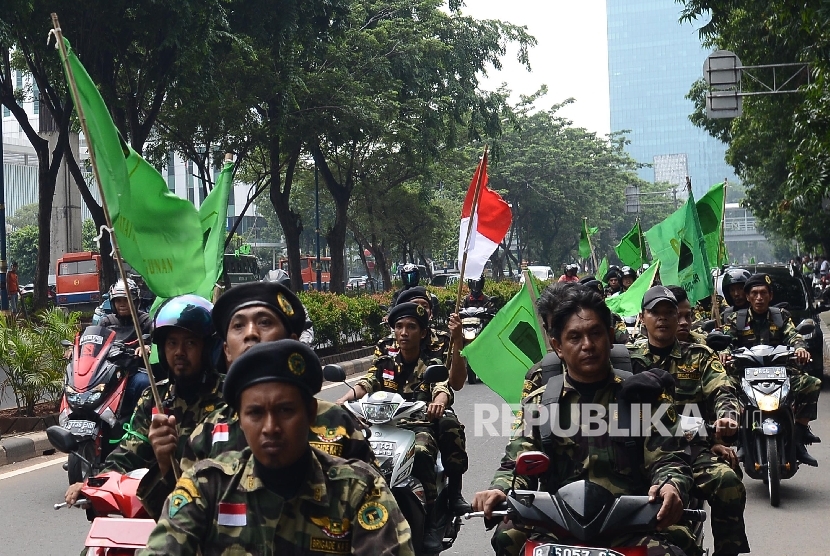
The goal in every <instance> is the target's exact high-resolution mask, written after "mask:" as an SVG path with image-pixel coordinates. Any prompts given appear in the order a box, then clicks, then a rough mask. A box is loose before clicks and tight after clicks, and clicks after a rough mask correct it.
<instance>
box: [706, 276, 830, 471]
mask: <svg viewBox="0 0 830 556" xmlns="http://www.w3.org/2000/svg"><path fill="white" fill-rule="evenodd" d="M744 293H745V294H746V298H747V301H748V302H749V307H748V308H745V309H740V310H738V311H735V312H732V313H730V314H729V316H728V317H727V319H726V322H724V325H723V332H724V333H725V334H728V335H730V336H732V340H733V345H734V346H736V347H753V346H757V345H767V346H772V347H775V346H780V345H784V344H786V345H788V346H790V347H792V348H795V356H796V361H797V363H798V364H799V365H806V364H807V363H809V362H810V360H811V358H810V352H809V351H807V344H806V343H805V342H804V338H802V337H801V334H799V333H798V332H796V330H795V325H794V324H793V321H792V319H791V318H790V315H789V313H787V312H786V311H783V310H782V309H779V308H777V307H770V303H771V302H772V296H773V293H772V279H771V278H770V276H769V275H768V274H754V275H752V277H750V278H749V279H748V280H747V281H746V282H745V283H744ZM728 359H729V355H728V353H726V352H724V353H722V354H721V360H722V361H727V360H728ZM790 373H791V376H790V388H791V390H792V392H793V398H794V403H795V408H796V414H795V418H796V423H795V443H796V456H797V457H798V460H799V461H800V462H802V463H805V464H807V465H811V466H813V467H817V466H818V461H816V459H815V458H814V457H813V456H811V455H810V453H809V452H808V451H807V446H806V445H807V444H812V443H814V442H821V439H820V438H818V437H817V436H815V435H814V434H813V433H812V431H810V426H809V423H810V421H814V420H815V419H816V418H817V417H818V397H819V394H821V380H819V379H818V378H816V377H814V376H811V375H810V374H808V373H806V372H802V371H801V370H800V369H798V368H791V369H790ZM735 378H737V379H738V380H739V379H740V377H735Z"/></svg>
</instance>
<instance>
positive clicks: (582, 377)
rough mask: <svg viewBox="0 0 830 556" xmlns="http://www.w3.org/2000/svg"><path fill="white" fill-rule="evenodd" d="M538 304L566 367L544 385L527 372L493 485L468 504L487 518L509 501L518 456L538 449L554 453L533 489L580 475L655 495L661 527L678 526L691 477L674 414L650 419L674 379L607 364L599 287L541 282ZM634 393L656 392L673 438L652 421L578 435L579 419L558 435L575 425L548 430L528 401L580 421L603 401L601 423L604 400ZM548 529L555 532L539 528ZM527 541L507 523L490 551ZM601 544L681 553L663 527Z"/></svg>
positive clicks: (514, 550)
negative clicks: (642, 430) (639, 427)
mask: <svg viewBox="0 0 830 556" xmlns="http://www.w3.org/2000/svg"><path fill="white" fill-rule="evenodd" d="M538 307H539V313H540V315H541V317H542V319H543V322H544V325H545V330H546V332H547V334H548V337H549V338H550V341H551V343H552V345H553V348H554V350H555V351H556V353H557V355H559V357H560V359H561V360H562V361H563V363H564V368H565V374H564V375H558V376H555V377H551V378H550V380H549V382H548V383H547V384H543V383H542V381H543V374H542V373H537V374H535V375H533V376H532V377H531V378H530V380H531V381H535V383H533V384H531V385H528V390H529V391H530V395H529V396H528V397H526V398H525V399H524V400H523V402H522V412H521V413H520V415H519V416H518V417H517V422H516V423H515V424H514V431H515V432H514V435H513V437H512V438H511V440H510V442H509V444H508V445H507V449H506V452H505V455H504V457H503V458H502V461H501V466H500V467H499V470H498V471H496V474H495V476H494V478H493V481H492V482H491V484H490V490H486V491H483V492H479V493H477V494H476V495H475V498H474V500H473V508H474V509H475V510H480V511H484V512H485V515H486V516H487V517H490V516H491V515H492V513H491V512H492V511H493V509H494V508H495V507H497V506H498V505H499V504H501V503H502V502H504V501H505V500H506V493H507V492H508V491H509V490H510V489H511V484H512V482H513V470H514V469H515V463H516V459H517V458H518V456H519V455H520V454H522V453H524V452H528V451H534V450H538V451H543V452H545V453H546V454H548V456H549V457H550V458H551V469H550V470H549V471H548V474H547V475H546V476H544V477H543V478H542V479H541V480H540V483H539V485H538V487H539V488H538V490H543V491H546V492H556V491H557V490H558V489H559V488H560V487H562V486H564V485H567V484H570V483H572V482H574V481H578V480H583V479H585V480H589V481H592V482H595V483H597V484H599V485H601V486H602V487H604V488H606V489H607V490H609V491H611V492H612V493H614V494H615V495H623V494H635V495H644V494H646V493H648V495H649V496H650V497H651V498H652V499H653V500H655V501H657V500H658V499H659V498H662V503H661V504H662V506H661V508H660V510H659V512H658V515H657V520H658V521H657V527H658V529H659V530H664V529H665V528H667V527H669V526H671V525H674V524H676V523H677V522H678V521H679V520H680V518H681V516H682V513H683V505H684V500H685V499H687V498H686V497H687V493H688V492H689V489H690V488H691V486H692V477H691V469H690V468H689V463H688V462H689V459H688V456H687V455H686V453H685V451H684V445H683V443H682V441H681V439H679V438H678V437H677V436H676V432H675V431H676V427H677V421H676V419H677V417H676V415H675V414H674V412H673V411H666V412H664V413H663V414H662V419H660V418H659V417H657V415H659V414H658V413H657V411H658V409H657V405H658V403H657V402H658V401H659V402H660V403H667V404H671V403H672V398H671V396H670V395H669V393H668V392H666V391H665V390H664V388H666V387H667V384H670V383H671V382H672V379H671V377H669V376H664V377H658V376H657V375H655V374H651V373H646V374H645V375H644V376H645V377H646V378H649V379H653V380H656V381H658V385H657V387H656V388H654V387H652V386H650V385H648V382H647V381H644V380H643V379H641V378H638V377H636V376H632V375H630V374H629V373H626V372H624V371H619V370H614V369H612V368H611V364H610V353H611V341H612V334H613V332H612V329H611V312H610V311H609V309H608V307H607V306H606V305H605V302H604V300H603V299H602V296H601V295H599V294H598V293H597V292H596V291H594V290H591V289H589V288H587V287H585V286H582V285H574V286H571V287H567V288H561V289H560V290H559V291H552V290H551V291H549V289H546V290H545V292H543V294H542V296H540V298H539V302H538ZM656 372H657V373H662V371H659V370H657V371H656ZM663 375H665V373H663ZM637 396H643V397H642V398H641V400H640V401H643V402H646V400H647V399H648V400H652V399H653V401H654V405H653V407H654V410H653V411H654V415H655V417H654V418H655V419H658V420H661V421H662V422H663V424H664V426H665V427H666V428H667V430H668V431H670V432H671V434H670V436H668V437H667V436H662V435H661V434H660V433H659V432H658V430H657V428H656V427H652V429H651V430H650V431H649V432H648V433H647V436H626V437H624V438H623V437H620V438H617V437H614V436H611V435H610V433H609V432H608V431H609V429H610V428H611V427H605V428H604V429H603V430H604V431H605V435H604V436H590V435H583V434H581V433H580V432H579V431H580V429H581V427H578V426H577V427H576V428H575V433H574V434H564V431H568V430H569V429H574V427H572V426H571V424H569V423H564V422H560V425H561V427H553V426H552V424H551V422H550V420H540V419H537V418H535V417H536V414H537V413H538V412H537V411H536V410H535V408H539V407H540V405H545V406H552V407H548V411H547V413H546V414H547V415H551V414H558V415H560V416H561V418H562V419H563V420H566V421H567V420H568V419H569V416H572V417H571V418H578V417H579V416H580V415H581V414H582V412H583V411H586V409H585V408H584V407H583V404H599V405H602V406H604V407H605V410H606V411H605V412H604V414H601V415H603V417H601V418H602V419H603V420H606V423H607V421H608V419H609V407H611V404H618V403H619V404H626V403H630V401H631V400H633V399H636V397H637ZM646 403H651V401H649V402H646ZM617 407H619V406H617ZM643 407H645V406H643ZM595 411H596V410H594V415H595V414H596V413H595ZM554 429H559V430H558V431H556V432H555V431H554ZM629 430H630V429H629ZM560 433H561V435H560ZM632 440H633V442H632ZM600 447H601V448H600ZM515 483H516V484H515V487H516V488H517V489H533V486H534V484H535V479H533V478H531V477H524V476H517V477H516V482H515ZM661 485H662V488H661ZM545 536H546V537H549V536H555V535H554V534H553V532H551V534H547V532H546V535H545ZM525 539H526V535H525V533H524V532H523V531H520V530H518V529H509V528H507V529H506V530H503V531H501V532H500V533H497V535H496V536H494V538H493V548H494V549H495V551H496V554H499V555H517V554H519V553H520V550H521V547H522V546H523V544H524V541H525ZM607 546H645V547H649V548H648V554H649V555H651V554H660V555H661V556H663V555H666V554H669V555H681V554H682V551H681V550H680V549H679V548H677V547H676V546H675V545H673V544H671V543H670V541H669V540H668V539H667V538H666V537H665V535H664V533H661V532H654V533H637V534H630V535H625V536H624V537H621V538H618V539H613V541H612V542H611V543H609V544H607Z"/></svg>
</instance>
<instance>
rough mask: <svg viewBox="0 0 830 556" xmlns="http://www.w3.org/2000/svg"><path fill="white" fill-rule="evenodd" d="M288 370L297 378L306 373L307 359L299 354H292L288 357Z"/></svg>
mask: <svg viewBox="0 0 830 556" xmlns="http://www.w3.org/2000/svg"><path fill="white" fill-rule="evenodd" d="M288 370H289V371H291V372H292V373H294V374H295V375H297V376H300V375H302V374H303V373H304V372H305V359H303V356H302V355H300V354H299V353H292V354H291V355H289V356H288Z"/></svg>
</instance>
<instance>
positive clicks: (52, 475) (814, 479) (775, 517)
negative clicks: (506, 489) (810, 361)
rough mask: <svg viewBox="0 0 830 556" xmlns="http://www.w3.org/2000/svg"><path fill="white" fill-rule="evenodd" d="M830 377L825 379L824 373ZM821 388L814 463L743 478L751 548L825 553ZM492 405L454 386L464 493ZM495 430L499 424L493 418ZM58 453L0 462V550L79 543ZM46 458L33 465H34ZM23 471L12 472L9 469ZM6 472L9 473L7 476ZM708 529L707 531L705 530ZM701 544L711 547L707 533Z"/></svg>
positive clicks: (488, 448) (494, 440)
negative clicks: (65, 502)
mask: <svg viewBox="0 0 830 556" xmlns="http://www.w3.org/2000/svg"><path fill="white" fill-rule="evenodd" d="M828 382H830V379H828ZM343 388H345V387H344V386H342V385H334V387H333V388H331V387H329V388H327V389H326V390H324V391H323V393H322V395H321V397H322V398H324V399H327V400H334V399H336V398H337V397H339V395H340V394H341V393H342V389H343ZM827 390H828V389H827V388H825V392H824V396H823V397H822V398H821V401H820V407H819V415H820V416H821V419H820V420H819V421H818V422H817V424H816V425H815V426H814V430H815V431H816V433H817V434H818V435H819V436H821V437H823V438H824V439H825V443H824V444H819V445H815V446H813V447H812V448H811V452H812V453H813V455H814V456H815V457H816V458H817V459H818V460H819V462H820V465H821V467H820V468H818V469H814V468H811V467H806V466H805V467H802V468H801V469H800V470H799V472H798V474H797V475H796V476H795V477H794V478H793V479H790V480H788V481H784V482H783V484H782V487H781V506H780V507H779V508H772V507H770V505H769V503H768V501H767V496H766V490H765V488H764V485H763V484H762V483H761V482H760V481H754V480H751V479H747V491H748V503H747V510H746V522H747V529H748V535H749V539H750V544H751V546H752V548H753V553H754V554H765V555H771V554H775V555H776V556H784V555H798V556H812V555H816V556H818V555H821V554H827V553H828V551H829V550H828V548H827V547H828V546H830V527H828V526H827V515H826V513H825V512H826V511H827V509H828V504H827V501H828V500H830V473H828V469H827V468H828V467H830V395H828V393H827ZM483 404H490V405H498V404H500V400H499V399H498V398H497V397H496V396H495V395H494V394H493V393H492V392H491V391H490V390H489V389H488V388H487V387H486V386H484V385H482V384H477V385H467V386H465V388H464V389H463V390H462V391H461V392H459V393H458V394H457V402H456V407H457V410H458V412H459V415H460V418H461V420H462V422H464V423H465V424H466V425H467V434H468V437H467V442H468V450H469V452H470V454H471V457H470V470H469V471H468V473H467V475H466V476H465V479H464V493H465V495H466V497H467V498H468V499H470V498H471V497H472V495H473V493H474V492H475V491H476V490H481V489H484V488H486V487H487V485H488V484H489V482H490V478H491V477H492V474H493V471H494V470H495V468H496V466H497V464H498V461H499V459H500V457H501V455H502V452H503V450H504V446H505V444H506V440H507V438H506V436H504V437H503V436H500V435H497V436H490V435H489V434H486V432H487V431H486V429H485V428H484V427H479V429H480V430H479V431H478V433H479V434H476V432H477V431H476V430H475V429H476V427H475V424H474V415H475V411H476V407H475V406H476V405H478V406H479V407H478V409H479V413H480V414H481V413H482V410H483V408H484V407H485V406H484V405H483ZM495 428H496V431H495V432H497V433H500V432H501V431H500V430H499V429H500V428H501V427H500V425H499V424H498V423H496V427H495ZM63 461H64V456H52V457H44V458H37V459H35V460H30V461H28V462H23V464H20V465H16V466H6V467H2V468H0V516H4V517H3V519H2V526H0V527H1V528H0V554H3V556H18V555H24V554H25V555H29V554H50V555H55V556H59V555H64V554H65V555H67V556H69V555H76V554H78V552H79V550H80V548H81V546H82V545H83V542H84V539H85V537H86V532H87V530H88V528H89V524H88V522H87V521H86V517H85V514H84V512H82V511H79V510H76V509H70V510H67V509H63V510H59V511H55V510H53V509H52V504H54V503H55V502H60V501H62V499H63V492H64V490H65V488H66V484H67V483H66V473H65V472H64V471H63V469H61V465H60V463H62V462H63ZM44 465H45V466H46V467H41V468H37V466H44ZM18 472H22V474H18V475H14V473H18ZM10 475H11V476H10ZM707 535H708V533H707ZM706 544H707V546H709V548H710V550H711V536H710V535H708V538H707V542H706ZM444 554H458V555H464V556H473V555H482V554H492V551H491V549H490V533H489V532H486V531H485V530H484V526H483V524H482V522H481V521H480V520H472V521H469V522H466V523H465V524H464V526H463V527H462V529H461V533H460V535H459V538H458V540H457V541H456V544H455V546H454V547H453V548H451V549H450V550H448V551H446V552H444Z"/></svg>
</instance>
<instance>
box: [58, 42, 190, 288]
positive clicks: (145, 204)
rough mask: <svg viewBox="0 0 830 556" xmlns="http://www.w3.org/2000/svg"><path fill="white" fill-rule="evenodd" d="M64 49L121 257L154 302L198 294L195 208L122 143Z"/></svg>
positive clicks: (94, 92)
mask: <svg viewBox="0 0 830 556" xmlns="http://www.w3.org/2000/svg"><path fill="white" fill-rule="evenodd" d="M66 47H67V53H68V54H67V55H68V58H69V59H68V63H69V65H70V66H71V68H72V71H73V73H74V75H75V80H76V84H77V87H78V93H79V95H80V98H78V99H75V101H76V102H78V103H80V105H81V106H82V107H83V110H84V114H85V116H86V120H87V125H88V128H89V134H90V136H89V137H87V138H86V141H87V144H88V145H89V147H90V148H91V149H92V150H93V151H94V153H95V160H96V166H97V167H98V171H99V175H100V179H101V189H102V190H103V194H104V199H105V200H106V204H107V209H108V210H109V214H110V218H111V219H112V223H113V227H114V228H115V236H116V238H117V240H118V246H119V248H120V250H121V256H122V257H123V258H124V260H125V261H127V263H129V265H130V266H131V267H132V268H133V269H134V270H135V271H136V272H138V273H139V274H140V275H141V276H142V277H143V278H144V281H145V282H146V283H147V287H149V288H150V290H151V291H152V292H153V293H155V294H156V295H157V296H160V297H173V296H176V295H181V294H185V293H193V292H195V291H197V289H198V288H199V285H200V284H201V282H202V281H203V280H204V279H205V277H206V273H205V258H204V248H205V245H204V241H203V238H202V233H201V230H202V227H201V225H200V223H199V214H198V212H197V211H196V208H195V207H194V206H193V204H192V203H190V202H189V201H187V200H185V199H182V198H180V197H177V196H176V195H174V194H173V193H171V192H170V190H169V189H168V187H167V184H166V183H165V182H164V178H162V176H161V174H159V173H158V171H156V169H155V168H153V167H152V166H150V165H149V164H148V163H147V162H146V161H145V160H144V159H143V158H141V156H139V155H138V153H136V152H135V151H134V150H133V149H131V148H130V147H129V146H128V145H127V144H126V143H124V141H123V140H122V139H121V137H120V136H119V134H118V131H117V130H116V128H115V125H114V124H113V122H112V118H111V117H110V115H109V112H108V111H107V107H106V105H105V104H104V101H103V99H102V98H101V95H100V94H99V93H98V89H97V88H96V86H95V83H93V81H92V79H91V78H90V77H89V74H88V73H87V72H86V70H85V69H84V67H83V65H82V64H81V62H80V61H79V60H78V57H77V56H76V55H75V53H74V52H73V51H72V48H71V47H70V45H69V41H66ZM67 79H68V76H67Z"/></svg>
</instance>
